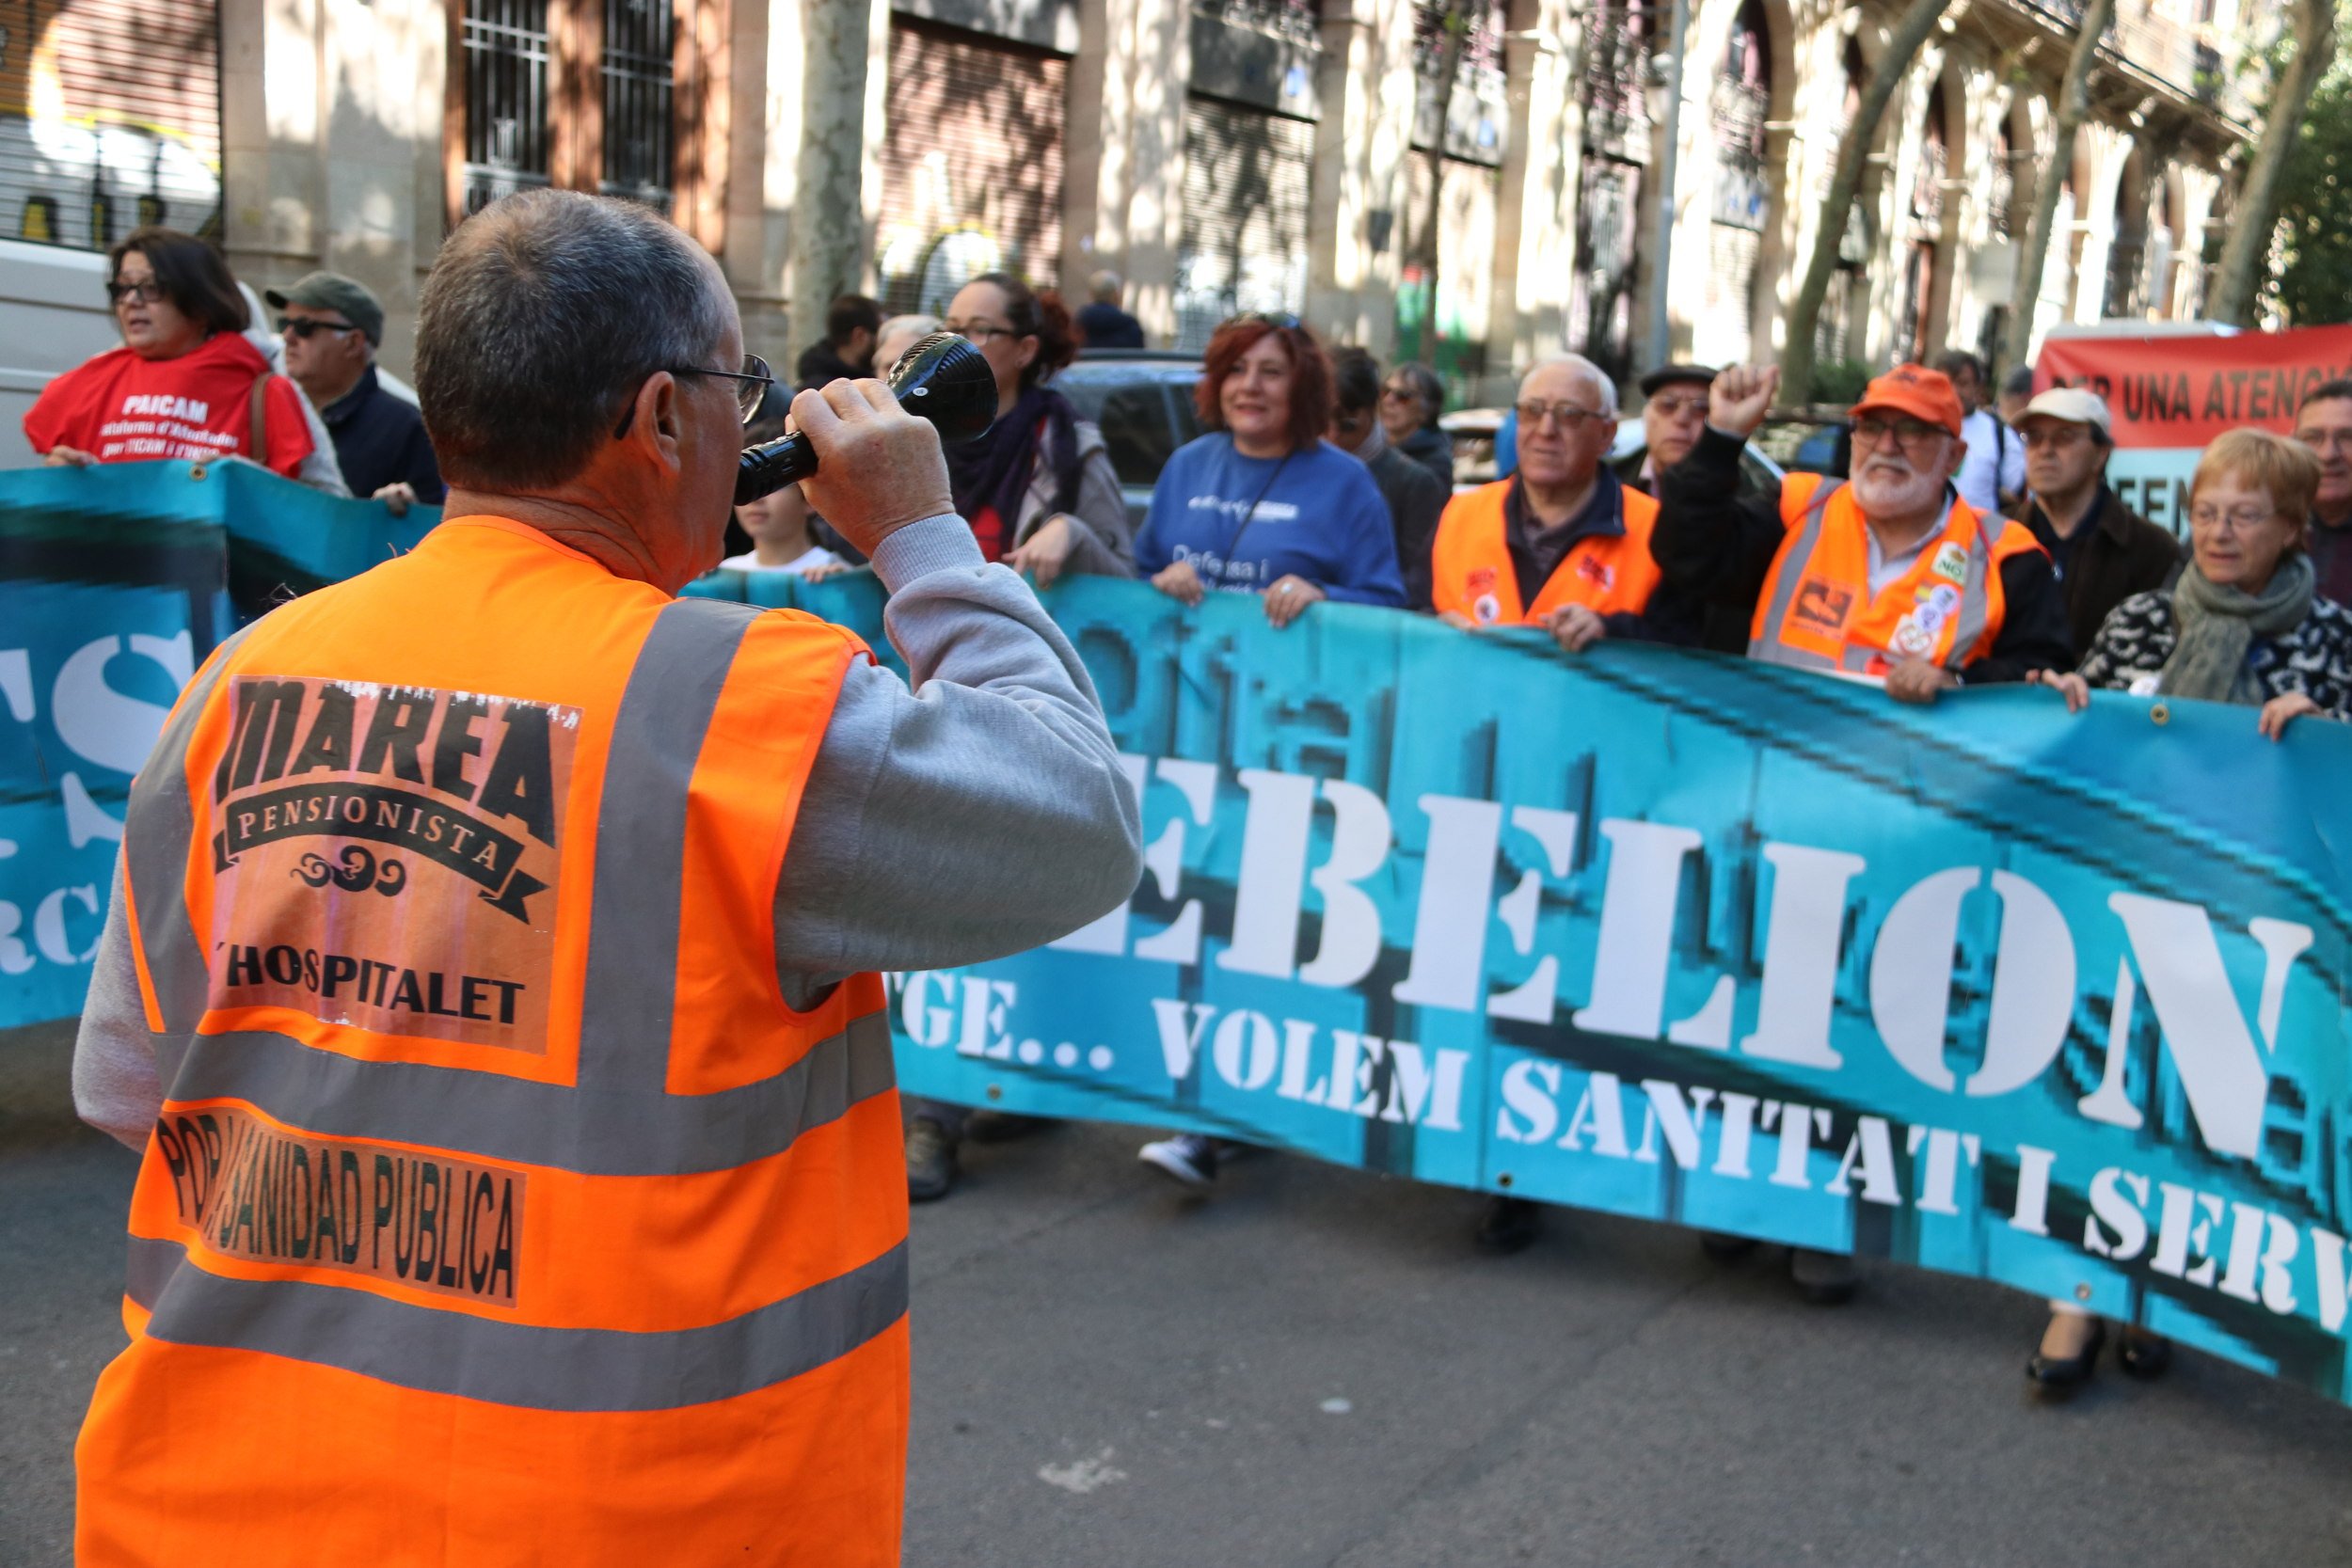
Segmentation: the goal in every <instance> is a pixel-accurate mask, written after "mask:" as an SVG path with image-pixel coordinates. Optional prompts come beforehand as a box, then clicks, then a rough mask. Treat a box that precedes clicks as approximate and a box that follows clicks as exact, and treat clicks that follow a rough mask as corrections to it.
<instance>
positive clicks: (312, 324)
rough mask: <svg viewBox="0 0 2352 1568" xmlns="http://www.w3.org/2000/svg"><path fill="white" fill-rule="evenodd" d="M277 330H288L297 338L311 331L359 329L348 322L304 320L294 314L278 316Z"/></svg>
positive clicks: (306, 335)
mask: <svg viewBox="0 0 2352 1568" xmlns="http://www.w3.org/2000/svg"><path fill="white" fill-rule="evenodd" d="M358 330H359V329H358V327H356V326H354V325H351V324H350V323H349V322H323V321H305V320H299V319H297V318H295V317H294V316H280V317H278V331H280V332H290V333H292V334H293V335H294V336H295V337H297V338H308V337H310V334H312V333H313V332H357V331H358Z"/></svg>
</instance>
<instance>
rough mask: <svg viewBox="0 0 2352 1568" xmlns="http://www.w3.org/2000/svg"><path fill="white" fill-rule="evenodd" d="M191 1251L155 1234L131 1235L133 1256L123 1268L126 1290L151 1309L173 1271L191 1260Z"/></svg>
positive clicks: (132, 1297)
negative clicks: (158, 1237)
mask: <svg viewBox="0 0 2352 1568" xmlns="http://www.w3.org/2000/svg"><path fill="white" fill-rule="evenodd" d="M187 1257H188V1254H187V1251H186V1249H185V1248H183V1247H182V1246H181V1244H180V1243H177V1242H159V1241H156V1240H155V1239H154V1238H153V1237H151V1236H134V1237H132V1238H131V1255H130V1257H129V1259H126V1260H125V1262H124V1263H123V1267H122V1293H123V1294H124V1295H126V1296H129V1297H130V1298H131V1299H132V1300H133V1301H135V1302H136V1303H138V1304H139V1305H140V1306H141V1307H145V1308H147V1310H149V1311H153V1310H154V1309H155V1302H156V1299H157V1298H158V1297H160V1296H161V1295H162V1294H163V1293H164V1287H165V1286H166V1285H167V1284H169V1283H170V1282H171V1275H172V1271H173V1270H175V1269H177V1268H178V1267H179V1266H180V1265H181V1264H182V1263H183V1262H185V1261H187Z"/></svg>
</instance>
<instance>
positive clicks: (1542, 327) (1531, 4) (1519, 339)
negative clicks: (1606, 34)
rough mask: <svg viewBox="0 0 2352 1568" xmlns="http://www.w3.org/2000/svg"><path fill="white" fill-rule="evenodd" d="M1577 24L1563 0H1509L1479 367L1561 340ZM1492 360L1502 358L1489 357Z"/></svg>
mask: <svg viewBox="0 0 2352 1568" xmlns="http://www.w3.org/2000/svg"><path fill="white" fill-rule="evenodd" d="M1582 34H1583V23H1582V21H1581V18H1580V16H1579V13H1578V11H1577V8H1575V7H1573V6H1571V5H1569V4H1566V3H1565V0H1517V3H1516V4H1515V5H1514V6H1513V7H1512V8H1511V38H1510V42H1509V53H1508V55H1507V58H1506V69H1507V71H1508V72H1509V80H1510V95H1511V139H1510V150H1509V151H1508V152H1507V154H1506V155H1505V156H1504V158H1503V163H1502V205H1501V211H1500V212H1499V213H1498V214H1497V218H1496V225H1495V258H1494V267H1495V272H1494V295H1493V297H1494V315H1493V319H1492V320H1491V321H1490V322H1489V323H1488V325H1487V337H1488V342H1489V345H1490V348H1489V367H1488V368H1489V369H1490V370H1502V369H1505V368H1509V369H1513V370H1518V369H1523V368H1524V367H1526V366H1527V365H1528V364H1530V363H1532V362H1533V361H1534V360H1535V359H1538V358H1540V357H1542V356H1545V355H1547V354H1557V353H1559V352H1560V351H1561V350H1562V349H1563V348H1565V347H1566V346H1567V341H1568V308H1569V305H1570V303H1571V302H1572V300H1573V298H1574V293H1575V287H1576V269H1577V268H1578V266H1579V265H1581V262H1582V258H1581V257H1580V256H1578V255H1577V253H1576V194H1577V192H1578V191H1579V189H1581V185H1582V182H1583V177H1584V96H1583V93H1582V90H1581V88H1582V83H1581V80H1580V76H1581V72H1580V71H1579V69H1578V68H1579V66H1580V65H1581V62H1582V59H1583V41H1582ZM1497 358H1501V359H1502V360H1503V361H1504V363H1503V364H1500V365H1498V364H1494V363H1492V361H1493V360H1494V359H1497Z"/></svg>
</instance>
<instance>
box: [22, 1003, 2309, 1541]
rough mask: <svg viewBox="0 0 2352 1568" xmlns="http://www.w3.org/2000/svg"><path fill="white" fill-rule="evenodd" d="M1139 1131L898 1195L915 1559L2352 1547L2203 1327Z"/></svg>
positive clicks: (28, 1269)
mask: <svg viewBox="0 0 2352 1568" xmlns="http://www.w3.org/2000/svg"><path fill="white" fill-rule="evenodd" d="M67 1046H68V1031H66V1030H64V1029H49V1030H40V1031H31V1032H25V1033H20V1034H18V1035H15V1036H7V1035H0V1259H5V1263H0V1386H5V1388H6V1391H7V1418H6V1419H5V1420H0V1564H5V1565H8V1568H19V1565H23V1568H39V1565H47V1564H53V1563H62V1562H65V1561H66V1560H67V1559H68V1556H69V1546H70V1541H71V1536H72V1437H73V1432H74V1428H75V1426H76V1424H77V1422H78V1421H79V1419H80V1417H81V1412H82V1409H83V1406H84V1404H85V1402H87V1398H88V1394H89V1388H90V1384H91V1380H92V1379H93V1378H94V1377H95V1375H96V1374H97V1371H98V1369H99V1368H100V1367H101V1365H103V1362H104V1360H105V1358H106V1357H107V1356H108V1355H109V1354H112V1353H113V1351H114V1350H115V1349H116V1348H117V1347H118V1346H119V1343H120V1338H121V1329H120V1325H119V1318H118V1315H117V1307H116V1303H117V1300H118V1288H119V1272H120V1258H121V1247H120V1242H119V1237H120V1234H121V1216H122V1211H123V1207H124V1203H125V1201H126V1198H127V1195H128V1193H129V1189H130V1183H131V1177H132V1173H133V1167H134V1161H133V1159H132V1156H131V1155H130V1154H129V1153H128V1152H127V1151H125V1150H122V1149H120V1148H117V1147H116V1146H114V1145H113V1144H111V1143H109V1142H108V1141H107V1140H105V1139H103V1138H102V1137H100V1136H98V1135H97V1134H95V1133H92V1132H87V1131H84V1130H81V1129H79V1128H77V1127H76V1126H75V1125H74V1124H73V1123H72V1120H71V1117H70V1108H69V1105H68V1102H67V1094H66V1086H65V1073H66V1062H67ZM1138 1141H1139V1134H1137V1133H1136V1132H1135V1131H1133V1130H1130V1129H1122V1128H1107V1127H1065V1128H1060V1129H1057V1130H1054V1131H1051V1132H1045V1133H1043V1134H1041V1135H1039V1136H1036V1137H1033V1138H1030V1139H1026V1140H1024V1141H1021V1142H1017V1143H1010V1144H1003V1145H995V1146H989V1147H984V1148H973V1149H970V1150H969V1151H968V1159H967V1180H966V1182H965V1184H964V1186H963V1187H962V1189H961V1190H960V1191H959V1192H958V1193H957V1194H956V1195H955V1196H953V1197H951V1198H950V1199H949V1200H948V1201H946V1202H945V1203H942V1204H937V1205H932V1206H930V1207H928V1208H925V1209H921V1210H918V1211H917V1212H916V1213H915V1220H914V1345H915V1369H914V1379H915V1381H914V1440H913V1452H912V1454H911V1459H910V1476H909V1495H908V1505H907V1547H906V1561H907V1563H908V1564H909V1565H910V1568H996V1565H1003V1568H1035V1565H1041V1564H1073V1565H1077V1564H1083V1565H1094V1564H1101V1565H1104V1568H1112V1565H1116V1568H1156V1565H1160V1564H1166V1565H1168V1568H1201V1565H1204V1564H1213V1565H1217V1568H1232V1565H1256V1564H1269V1565H1283V1568H1309V1565H1316V1568H1321V1565H1330V1568H1391V1565H1395V1568H1405V1565H1411V1568H1427V1565H1433V1564H1457V1563H1458V1564H1470V1563H1517V1562H1527V1563H1557V1564H1578V1565H1581V1564H1597V1565H1608V1568H1645V1565H1650V1564H1657V1565H1661V1568H1664V1565H1680V1564H1725V1565H1743V1568H1745V1565H1757V1568H1762V1565H1773V1564H1807V1565H1815V1564H1854V1565H1863V1564H1890V1563H1919V1564H1951V1565H1956V1568H1957V1565H1973V1564H1984V1565H1988V1568H1991V1565H1998V1568H2009V1565H2014V1564H2069V1565H2083V1568H2095V1565H2106V1564H2115V1565H2118V1568H2154V1565H2169V1564H2207V1563H2211V1564H2239V1563H2249V1562H2261V1563H2267V1564H2277V1565H2280V1568H2305V1565H2321V1564H2352V1487H2347V1485H2346V1479H2347V1476H2352V1410H2346V1409H2344V1408H2341V1407H2339V1406H2337V1405H2335V1404H2332V1403H2330V1402H2328V1401H2325V1400H2322V1399H2319V1398H2317V1397H2316V1396H2313V1395H2311V1394H2307V1393H2305V1392H2303V1391H2301V1390H2299V1389H2296V1388H2293V1387H2288V1386H2282V1385H2279V1384H2275V1383H2272V1382H2270V1381H2268V1380H2266V1379H2265V1378H2263V1377H2260V1376H2258V1375H2256V1374H2254V1373H2252V1372H2247V1371H2242V1370H2238V1369H2236V1368H2233V1367H2229V1366H2225V1365H2222V1364H2221V1363H2218V1362H2216V1361H2212V1360H2209V1359H2206V1358H2205V1357H2202V1356H2200V1355H2195V1354H2185V1355H2184V1356H2183V1357H2182V1358H2181V1360H2180V1362H2179V1364H2177V1365H2176V1366H2175V1368H2174V1370H2173V1371H2172V1373H2171V1375H2169V1377H2167V1378H2166V1379H2165V1380H2164V1381H2162V1382H2160V1383H2156V1384H2153V1385H2147V1386H2142V1385H2138V1384H2134V1383H2131V1382H2130V1381H2129V1380H2127V1379H2124V1378H2122V1377H2120V1376H2118V1375H2115V1374H2114V1373H2113V1372H2112V1370H2103V1371H2102V1375H2101V1379H2100V1381H2099V1383H2098V1384H2097V1385H2095V1386H2093V1387H2092V1388H2091V1389H2090V1391H2088V1392H2087V1393H2086V1394H2085V1395H2083V1396H2082V1397H2080V1398H2078V1399H2076V1400H2074V1402H2071V1403H2068V1404H2065V1405H2059V1406H2045V1405H2042V1404H2039V1403H2037V1402H2034V1401H2033V1400H2031V1399H2029V1398H2028V1397H2027V1395H2026V1390H2025V1386H2024V1379H2023V1377H2022V1375H2021V1368H2022V1366H2023V1363H2024V1360H2025V1357H2026V1354H2027V1352H2028V1350H2029V1348H2030V1346H2031V1343H2032V1341H2033V1339H2034V1338H2035V1336H2036V1334H2037V1333H2038V1332H2039V1328H2040V1323H2041V1319H2042V1312H2041V1308H2040V1307H2039V1305H2038V1304H2037V1303H2035V1302H2033V1301H2030V1300H2028V1299H2026V1298H2025V1297H2023V1296H2021V1295H2018V1294H2017V1293H2015V1292H2013V1291H2006V1290H2002V1289H1999V1288H1997V1287H1993V1286H1987V1285H1980V1284H1974V1283H1970V1282H1966V1281H1961V1280H1953V1279H1947V1278H1942V1277H1939V1276H1937V1275H1929V1274H1924V1273H1919V1272H1916V1271H1913V1270H1908V1269H1900V1268H1893V1267H1882V1268H1876V1269H1873V1270H1872V1272H1871V1273H1870V1275H1869V1278H1868V1284H1867V1290H1866V1291H1865V1293H1864V1295H1863V1296H1862V1297H1861V1298H1860V1299H1859V1300H1857V1301H1856V1302H1855V1303H1854V1304H1853V1305H1851V1306H1850V1307H1844V1308H1837V1309H1822V1308H1816V1307H1805V1306H1804V1305H1803V1304H1801V1303H1800V1302H1798V1301H1797V1300H1796V1298H1795V1297H1794V1295H1793V1294H1792V1292H1791V1291H1789V1289H1788V1284H1787V1280H1786V1278H1785V1275H1784V1274H1783V1273H1782V1271H1781V1269H1780V1267H1779V1265H1778V1262H1777V1260H1776V1259H1774V1258H1772V1256H1771V1255H1770V1254H1759V1255H1758V1256H1756V1258H1754V1259H1750V1260H1749V1261H1747V1262H1744V1263H1742V1264H1740V1265H1737V1266H1733V1267H1728V1268H1726V1267H1718V1266H1716V1265H1714V1264H1711V1263H1709V1262H1708V1261H1706V1260H1705V1259H1703V1258H1701V1257H1700V1256H1699V1253H1698V1249H1697V1246H1696V1244H1695V1243H1694V1241H1693V1239H1692V1237H1691V1236H1690V1235H1689V1234H1688V1233H1687V1232H1682V1231H1677V1230H1673V1229H1669V1228H1665V1227H1657V1226H1647V1225H1641V1224H1636V1223H1631V1222H1622V1221H1615V1220H1605V1219H1599V1218H1595V1217H1590V1216H1581V1215H1577V1214H1572V1213H1567V1212H1553V1213H1552V1214H1551V1215H1550V1216H1549V1229H1548V1231H1547V1233H1546V1235H1545V1237H1544V1239H1543V1240H1542V1241H1541V1242H1539V1243H1537V1244H1536V1246H1535V1247H1534V1248H1533V1249H1531V1250H1530V1251H1529V1252H1527V1253H1525V1254H1522V1255H1521V1256H1519V1257H1518V1258H1513V1259H1502V1260H1495V1259H1484V1258H1481V1257H1479V1256H1477V1255H1476V1254H1475V1253H1474V1252H1473V1251H1472V1250H1471V1248H1470V1237H1469V1232H1470V1223H1471V1219H1472V1216H1473V1213H1474V1211H1475V1207H1476V1200H1475V1199H1474V1198H1472V1197H1470V1196H1466V1195H1463V1194H1458V1193H1450V1192H1445V1191H1441V1190H1438V1189H1433V1188H1427V1187H1422V1186H1417V1185H1414V1184H1411V1183H1408V1182H1402V1181H1394V1180H1383V1179H1380V1178H1377V1177H1371V1176H1366V1175H1363V1174H1360V1173H1358V1172H1352V1171H1345V1170H1340V1169H1336V1168H1332V1167H1329V1166H1325V1165H1321V1164H1314V1163H1311V1162H1309V1161H1304V1160H1295V1159H1289V1158H1285V1157H1279V1156H1272V1155H1267V1156H1262V1157H1259V1158H1255V1159H1250V1160H1247V1161H1244V1162H1240V1163H1237V1164H1232V1165H1231V1166H1230V1167H1229V1168H1228V1170H1227V1172H1226V1174H1225V1177H1224V1180H1222V1182H1221V1183H1220V1190H1219V1191H1218V1193H1217V1194H1216V1196H1215V1197H1214V1198H1213V1199H1211V1200H1209V1201H1205V1202H1203V1201H1197V1200H1192V1199H1188V1198H1185V1197H1184V1196H1181V1195H1180V1194H1178V1193H1177V1192H1176V1191H1175V1190H1174V1189H1173V1188H1172V1187H1171V1186H1170V1185H1169V1183H1168V1181H1167V1180H1165V1179H1164V1178H1162V1177H1160V1176H1158V1175H1157V1174H1156V1173H1154V1172H1152V1171H1151V1170H1149V1169H1147V1168H1145V1167H1144V1166H1142V1165H1139V1164H1136V1160H1135V1158H1134V1151H1135V1148H1136V1143H1137V1142H1138Z"/></svg>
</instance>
